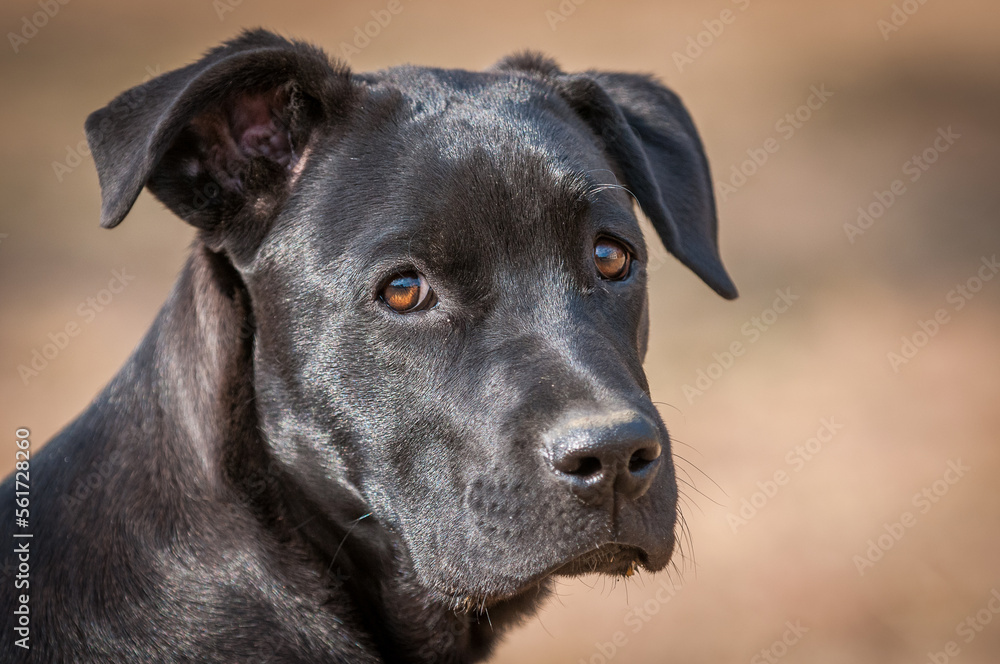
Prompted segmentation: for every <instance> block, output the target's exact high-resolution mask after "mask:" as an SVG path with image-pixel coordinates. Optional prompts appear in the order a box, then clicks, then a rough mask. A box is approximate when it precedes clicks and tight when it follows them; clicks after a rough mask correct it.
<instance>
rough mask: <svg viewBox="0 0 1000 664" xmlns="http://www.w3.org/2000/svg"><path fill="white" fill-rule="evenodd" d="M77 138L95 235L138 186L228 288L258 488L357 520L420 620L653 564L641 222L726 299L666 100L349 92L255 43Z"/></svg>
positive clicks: (233, 46) (653, 95)
mask: <svg viewBox="0 0 1000 664" xmlns="http://www.w3.org/2000/svg"><path fill="white" fill-rule="evenodd" d="M87 131H88V138H89V139H90V141H91V145H92V151H93V155H94V158H95V162H96V164H97V168H98V173H99V176H100V180H101V186H102V192H103V209H102V223H103V225H105V226H109V227H110V226H115V225H117V224H118V223H119V222H120V221H121V220H122V219H123V218H124V217H125V215H126V214H127V213H128V210H129V209H130V207H131V206H132V204H133V202H134V201H135V199H136V197H137V196H138V194H139V192H140V190H141V189H142V187H143V186H147V187H148V188H149V189H150V191H151V192H152V193H153V194H154V195H156V196H157V197H158V198H159V199H160V200H161V201H163V203H164V204H166V205H167V206H168V207H169V208H170V209H171V210H173V211H174V212H176V213H177V214H178V215H179V216H181V217H182V218H184V219H185V220H187V221H188V222H189V223H191V224H192V225H194V226H195V227H197V228H198V229H200V233H199V238H200V241H201V242H203V243H204V244H205V245H206V246H207V247H208V248H209V249H211V250H212V251H214V252H218V253H219V254H221V255H224V256H225V257H226V258H227V259H228V260H229V261H230V262H231V264H232V265H233V266H234V267H235V269H236V270H237V272H238V273H239V275H240V278H241V280H242V281H243V284H244V285H245V288H246V290H247V292H248V293H249V298H250V302H251V303H252V308H253V319H254V321H255V328H254V338H253V343H254V348H253V365H254V366H253V378H252V380H253V382H254V386H253V389H254V394H255V398H256V402H257V409H258V415H259V418H260V421H261V424H262V429H263V431H264V436H265V439H266V442H267V445H268V448H269V452H270V454H271V455H272V456H273V458H274V460H275V461H276V462H277V463H278V464H279V465H280V466H281V467H282V468H283V469H284V471H285V472H286V473H287V477H288V478H290V481H293V482H295V483H296V485H297V488H299V489H301V490H302V491H304V492H305V493H306V494H308V495H309V496H310V498H311V500H312V501H314V503H315V504H316V505H318V506H320V508H321V509H328V510H329V511H330V512H331V513H335V512H336V509H337V508H336V505H335V504H334V503H335V501H336V500H339V499H340V498H339V497H340V496H343V495H344V492H345V491H346V492H348V493H349V494H350V495H352V496H353V497H355V498H356V499H357V500H358V501H360V502H362V503H363V504H364V505H365V506H366V509H367V510H368V511H370V512H371V514H372V516H373V519H372V522H375V523H377V524H378V527H379V528H382V529H384V530H385V531H386V532H388V533H391V534H392V537H393V538H394V540H393V541H395V542H398V545H399V546H400V547H401V549H402V550H401V555H404V556H406V557H407V558H408V559H409V560H410V561H412V567H413V570H414V571H415V576H416V578H417V579H418V582H419V583H420V584H422V586H423V587H425V588H426V589H427V590H428V591H429V592H433V593H436V594H438V595H439V596H441V597H444V598H449V599H452V600H460V599H468V598H472V599H474V600H475V601H476V602H477V603H483V604H485V605H487V606H489V605H490V604H491V603H494V602H499V601H501V600H505V599H509V598H512V597H515V596H517V595H518V594H519V593H522V592H524V591H525V590H526V589H529V588H534V587H536V586H537V585H538V583H539V582H540V581H541V580H543V579H546V578H548V577H549V576H551V575H553V574H574V573H582V572H593V571H596V572H604V573H608V574H627V573H630V572H631V571H632V570H633V569H634V567H635V566H636V565H641V566H644V567H645V568H648V569H649V570H653V571H656V570H659V569H662V568H663V567H664V566H665V565H666V564H667V562H668V560H669V558H670V556H671V552H672V550H673V546H674V526H675V512H676V501H677V490H676V484H675V478H674V469H673V466H672V463H671V456H670V443H669V437H668V434H667V431H666V428H665V427H664V425H663V422H662V421H661V419H660V417H659V415H658V414H657V411H656V409H655V407H654V406H653V403H652V401H651V400H650V396H649V389H648V385H647V382H646V378H645V375H644V373H643V369H642V359H643V356H644V354H645V346H646V336H647V308H646V307H647V304H646V302H647V299H646V277H647V274H646V265H647V256H648V253H647V249H646V247H645V245H644V242H643V238H642V235H641V232H640V228H639V224H638V222H637V219H636V217H635V215H634V212H633V198H634V199H635V201H637V202H638V204H639V205H640V206H641V208H642V210H643V211H644V213H645V214H646V215H647V216H648V217H649V219H650V221H651V222H652V224H653V226H654V227H655V229H656V230H657V232H658V234H659V236H660V238H661V240H662V241H663V243H664V245H665V246H666V248H667V249H668V250H669V251H670V252H671V253H673V254H674V255H675V256H677V257H678V258H679V259H680V260H681V261H682V262H683V263H684V264H685V265H687V266H688V267H689V268H691V269H692V270H693V271H694V272H695V273H696V274H697V275H698V276H699V277H701V278H702V279H703V280H704V281H705V282H706V283H708V284H709V285H710V286H711V287H712V288H713V289H714V290H716V291H717V292H718V293H719V294H721V295H723V296H724V297H727V298H732V297H735V296H736V291H735V288H734V286H733V284H732V282H731V281H730V280H729V277H728V276H727V275H726V272H725V269H724V268H723V266H722V263H721V261H720V259H719V254H718V249H717V244H716V220H715V207H714V200H713V197H712V192H711V187H710V177H709V171H708V165H707V162H706V159H705V156H704V153H703V150H702V147H701V144H700V142H699V139H698V136H697V133H696V131H695V129H694V126H693V124H692V123H691V120H690V118H689V117H688V115H687V113H686V111H685V110H684V108H683V107H682V105H681V103H680V102H679V100H678V99H677V97H676V96H675V95H674V94H673V93H671V92H670V91H668V90H667V89H666V88H664V87H663V86H662V85H660V84H659V83H657V82H655V81H654V80H652V79H651V78H649V77H645V76H638V75H627V74H608V73H598V72H589V73H585V74H567V73H563V72H562V71H560V70H559V69H558V67H557V66H556V65H555V64H553V63H552V62H550V61H548V60H546V59H544V58H541V57H539V56H535V55H531V54H525V55H521V56H515V57H512V58H508V59H506V60H504V61H502V62H501V63H499V64H498V65H497V66H496V67H494V68H493V69H491V70H489V71H486V72H479V73H473V72H466V71H457V70H441V69H428V68H418V67H399V68H393V69H389V70H386V71H382V72H377V73H373V74H352V73H351V72H349V71H348V70H347V69H345V68H343V67H342V66H339V65H336V64H331V62H330V61H329V60H328V58H327V57H326V56H325V55H324V54H323V53H322V52H320V51H319V50H317V49H315V48H312V47H310V46H307V45H304V44H301V43H295V42H289V41H286V40H284V39H282V38H280V37H277V36H275V35H273V34H270V33H267V32H263V31H255V32H250V33H245V34H244V35H243V36H241V37H240V38H238V39H236V40H234V41H232V42H229V43H227V44H225V45H223V46H222V47H219V48H217V49H215V50H213V51H211V52H209V53H208V54H206V56H205V57H204V58H203V59H202V60H200V61H198V62H196V63H194V64H192V65H189V66H188V67H185V68H183V69H180V70H177V71H173V72H170V73H168V74H165V75H163V76H161V77H158V78H156V79H153V80H151V81H149V82H147V83H146V84H144V85H142V86H140V87H138V88H136V89H134V90H132V91H129V92H127V93H125V94H124V95H122V96H121V97H119V98H118V99H117V100H115V101H114V102H112V103H111V104H109V106H108V107H106V108H104V109H102V110H100V111H97V112H95V113H94V114H93V115H92V116H91V117H90V118H89V119H88V122H87Z"/></svg>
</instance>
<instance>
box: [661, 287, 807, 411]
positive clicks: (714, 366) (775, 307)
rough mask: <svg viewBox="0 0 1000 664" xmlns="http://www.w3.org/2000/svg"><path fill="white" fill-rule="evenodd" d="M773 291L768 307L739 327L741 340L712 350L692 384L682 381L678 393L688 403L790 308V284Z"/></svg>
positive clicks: (693, 400) (791, 304) (706, 389)
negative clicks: (710, 360) (710, 356)
mask: <svg viewBox="0 0 1000 664" xmlns="http://www.w3.org/2000/svg"><path fill="white" fill-rule="evenodd" d="M774 292H775V293H776V294H777V297H776V298H774V302H772V303H771V306H770V307H768V308H766V309H764V310H763V311H761V312H760V314H759V315H757V316H751V318H750V320H748V321H747V322H746V323H744V324H743V325H741V326H740V335H741V339H737V340H735V341H733V342H732V343H730V344H729V345H728V346H727V347H726V350H724V351H722V352H721V353H712V357H713V358H714V359H715V361H714V362H712V363H711V364H709V365H708V366H707V367H705V368H704V369H698V372H697V373H696V374H695V379H694V383H693V384H691V383H684V385H683V386H682V387H681V392H682V393H683V394H684V398H685V399H687V402H688V405H691V404H693V403H694V402H695V401H696V400H697V399H698V397H700V396H704V394H705V392H707V391H708V390H710V389H712V386H713V385H715V383H716V382H717V381H718V380H719V379H720V378H722V376H723V374H725V373H726V372H727V371H729V370H730V369H732V368H733V365H734V364H735V363H736V358H738V357H742V356H743V355H744V354H746V352H747V348H748V347H749V346H750V345H752V344H755V343H757V341H759V340H760V338H761V336H763V334H764V333H765V332H767V331H768V330H770V329H771V328H772V327H773V326H774V324H775V323H777V322H778V318H779V317H780V316H781V315H782V314H784V313H786V312H787V311H788V310H789V309H791V308H792V306H793V305H794V304H795V302H796V301H798V299H799V296H798V295H795V294H794V293H792V288H791V286H789V287H786V288H779V289H777V290H776V291H774Z"/></svg>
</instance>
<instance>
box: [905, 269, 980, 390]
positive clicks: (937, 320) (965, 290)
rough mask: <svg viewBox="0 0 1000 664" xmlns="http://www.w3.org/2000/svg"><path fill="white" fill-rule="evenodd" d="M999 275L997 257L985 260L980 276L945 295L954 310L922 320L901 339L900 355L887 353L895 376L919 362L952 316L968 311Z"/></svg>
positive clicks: (944, 310) (942, 311)
mask: <svg viewBox="0 0 1000 664" xmlns="http://www.w3.org/2000/svg"><path fill="white" fill-rule="evenodd" d="M997 272H1000V262H998V261H997V256H996V254H993V256H991V257H986V256H983V257H982V258H981V259H980V265H979V269H978V270H976V273H975V274H974V275H972V276H971V277H969V278H968V279H966V280H965V281H964V282H963V283H960V284H956V285H955V287H954V288H952V289H951V290H950V291H948V294H947V295H945V298H944V299H945V302H947V303H948V304H950V305H951V309H950V310H949V309H948V308H944V307H942V308H941V309H938V310H936V311H935V312H934V314H933V315H932V316H931V317H930V318H928V319H927V320H923V319H921V320H918V321H917V329H916V330H914V331H913V332H912V333H911V334H909V335H906V336H903V337H900V340H901V342H902V343H901V344H900V346H899V351H898V352H897V351H889V352H888V353H886V359H887V360H888V361H889V366H890V367H892V372H893V373H899V369H900V367H902V366H903V365H904V364H907V363H908V362H909V361H910V360H912V359H913V358H915V357H916V356H917V353H919V352H920V351H921V349H923V348H925V347H926V346H927V344H928V343H930V340H931V339H933V338H934V337H936V336H937V335H938V333H939V332H940V331H941V328H942V327H944V326H945V325H947V324H948V323H950V322H951V320H952V319H951V316H952V314H953V313H956V312H959V311H961V310H962V309H964V308H965V305H967V304H968V303H969V302H970V301H972V298H974V297H975V296H976V295H977V294H978V293H979V291H981V290H982V289H983V286H985V285H986V284H987V283H988V282H990V281H992V280H993V278H994V277H995V276H996V275H997Z"/></svg>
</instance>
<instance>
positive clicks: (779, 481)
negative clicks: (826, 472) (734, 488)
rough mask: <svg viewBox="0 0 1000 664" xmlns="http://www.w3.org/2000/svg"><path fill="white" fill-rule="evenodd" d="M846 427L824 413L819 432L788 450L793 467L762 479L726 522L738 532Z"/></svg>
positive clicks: (728, 515) (788, 460)
mask: <svg viewBox="0 0 1000 664" xmlns="http://www.w3.org/2000/svg"><path fill="white" fill-rule="evenodd" d="M843 428H844V424H843V423H842V422H838V421H837V418H836V417H833V416H831V417H824V418H823V419H821V420H820V421H819V428H818V429H817V430H816V435H814V436H812V437H811V438H807V439H806V440H805V442H803V443H801V444H799V445H796V446H795V447H793V448H792V449H790V450H788V452H787V453H786V454H785V463H786V464H787V465H788V467H789V469H790V470H786V469H784V468H779V469H778V470H776V471H774V473H773V474H772V475H771V477H769V478H768V479H766V480H763V481H758V482H757V490H756V491H754V492H753V493H752V494H750V496H749V497H746V498H743V499H742V500H740V505H739V509H738V510H736V513H735V514H734V513H732V512H730V513H729V514H726V523H728V524H729V528H730V529H731V530H732V531H733V534H734V535H735V534H737V533H738V532H739V530H740V528H742V527H743V526H745V525H747V524H748V523H750V520H751V519H753V518H754V517H755V516H757V515H758V514H760V512H761V511H762V510H763V509H764V508H765V507H766V506H767V504H768V503H769V502H771V501H772V500H773V499H774V497H775V496H777V495H778V492H779V491H780V490H781V487H783V486H787V485H788V484H789V483H790V482H791V481H792V476H793V475H794V474H795V473H799V472H801V471H802V469H803V468H805V467H806V464H807V463H808V462H809V461H812V460H813V459H815V458H816V457H817V456H818V455H819V453H820V452H822V451H823V449H824V446H825V445H826V444H827V443H830V442H832V441H833V439H834V438H835V437H836V436H837V432H839V431H840V430H841V429H843Z"/></svg>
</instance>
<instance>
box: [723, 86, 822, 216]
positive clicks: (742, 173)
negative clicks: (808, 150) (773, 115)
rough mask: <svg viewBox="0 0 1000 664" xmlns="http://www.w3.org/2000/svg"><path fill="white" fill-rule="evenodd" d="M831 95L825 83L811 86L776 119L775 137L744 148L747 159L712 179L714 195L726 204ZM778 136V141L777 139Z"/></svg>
mask: <svg viewBox="0 0 1000 664" xmlns="http://www.w3.org/2000/svg"><path fill="white" fill-rule="evenodd" d="M831 97H833V93H832V92H830V91H829V90H827V89H826V84H825V83H821V84H820V85H819V87H817V86H815V85H812V86H810V87H809V96H808V97H806V100H805V102H804V103H803V104H801V105H800V106H797V107H796V108H795V109H793V110H792V111H791V112H789V113H785V114H784V115H783V116H781V117H780V118H778V119H777V121H775V123H774V131H775V133H776V134H777V136H769V137H768V138H766V139H765V140H764V142H763V143H761V145H759V146H757V147H752V148H747V151H746V154H747V158H746V159H744V160H743V161H741V162H740V163H738V164H733V165H732V166H730V167H729V176H728V178H726V179H725V180H716V181H715V195H716V197H717V198H718V199H719V200H720V201H722V202H723V203H725V202H726V201H727V200H729V197H730V196H732V195H733V194H735V193H736V192H737V191H739V190H740V189H742V188H743V187H744V186H745V185H746V183H747V182H749V181H750V178H752V177H753V176H755V175H757V173H758V171H760V169H761V168H763V166H764V164H766V163H767V162H768V160H769V159H770V158H771V157H772V156H774V155H775V154H777V152H778V150H780V149H781V146H782V142H788V141H790V140H792V137H793V136H795V133H796V132H797V131H798V130H799V129H802V127H804V126H805V124H806V123H807V122H809V121H810V120H811V119H812V118H813V115H814V114H815V113H816V112H817V111H819V110H820V109H821V108H823V107H824V106H825V105H826V103H827V102H828V101H830V98H831ZM779 138H780V139H781V140H778V139H779Z"/></svg>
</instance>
